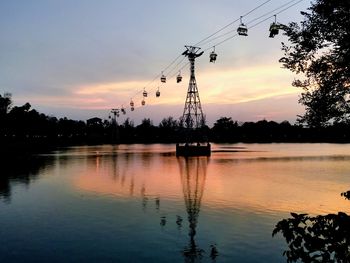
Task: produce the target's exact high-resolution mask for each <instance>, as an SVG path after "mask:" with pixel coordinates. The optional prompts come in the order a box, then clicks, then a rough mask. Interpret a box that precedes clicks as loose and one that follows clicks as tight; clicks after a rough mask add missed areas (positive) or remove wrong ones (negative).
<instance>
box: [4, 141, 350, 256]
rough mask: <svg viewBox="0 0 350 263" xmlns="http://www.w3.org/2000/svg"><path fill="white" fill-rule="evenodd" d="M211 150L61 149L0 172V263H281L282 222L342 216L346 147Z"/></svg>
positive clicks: (348, 174)
mask: <svg viewBox="0 0 350 263" xmlns="http://www.w3.org/2000/svg"><path fill="white" fill-rule="evenodd" d="M212 149H213V153H212V156H211V157H210V158H207V157H193V158H188V159H185V158H177V157H176V156H175V146H174V145H158V144H156V145H119V146H111V145H104V146H83V147H70V148H66V149H61V150H59V151H55V152H53V153H50V154H42V155H39V156H37V158H36V159H35V160H33V161H31V163H30V165H28V164H23V163H18V164H16V165H14V166H12V167H11V168H10V169H5V172H2V173H1V176H0V223H1V224H0V240H1V241H0V242H1V244H0V262H46V261H50V262H285V259H284V258H283V257H282V252H283V250H284V249H285V248H286V244H285V241H284V239H283V238H282V237H281V236H277V237H274V238H272V237H271V233H272V230H273V228H274V226H275V224H276V223H277V222H278V221H279V220H281V219H283V218H286V217H289V213H290V212H297V213H309V214H313V215H318V214H327V213H333V212H338V211H344V212H347V213H349V212H350V203H349V201H346V200H344V199H343V198H341V196H340V193H341V192H344V191H347V190H350V162H349V161H350V145H346V144H220V145H219V144H217V145H213V147H212ZM4 173H5V174H4Z"/></svg>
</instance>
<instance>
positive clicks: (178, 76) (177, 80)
mask: <svg viewBox="0 0 350 263" xmlns="http://www.w3.org/2000/svg"><path fill="white" fill-rule="evenodd" d="M181 81H182V76H181V71H179V74H178V75H177V76H176V83H180V82H181Z"/></svg>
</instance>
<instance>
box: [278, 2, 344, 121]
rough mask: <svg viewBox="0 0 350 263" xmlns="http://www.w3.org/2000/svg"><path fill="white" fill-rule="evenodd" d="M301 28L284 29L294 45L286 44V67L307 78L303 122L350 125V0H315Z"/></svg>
mask: <svg viewBox="0 0 350 263" xmlns="http://www.w3.org/2000/svg"><path fill="white" fill-rule="evenodd" d="M301 14H302V15H303V16H304V21H303V22H301V25H299V24H297V23H295V22H293V23H290V24H289V25H288V26H285V27H283V29H284V30H285V35H287V36H288V37H289V41H290V44H289V45H287V44H284V43H282V50H283V51H284V53H285V55H284V57H283V58H281V59H280V62H282V63H283V65H284V67H285V68H287V69H290V70H291V71H292V72H295V73H297V74H298V73H301V74H303V75H304V77H305V78H303V79H297V80H295V81H294V82H293V85H294V86H296V87H301V88H303V92H302V94H301V97H300V100H299V102H300V103H301V104H303V105H304V106H305V109H306V112H305V114H304V115H303V116H299V121H300V122H301V123H306V124H308V125H309V126H311V127H317V126H327V125H329V124H331V123H340V122H349V119H348V118H349V115H350V105H349V97H350V1H348V0H332V1H330V0H315V1H314V2H313V3H312V5H311V7H310V8H309V9H308V12H301Z"/></svg>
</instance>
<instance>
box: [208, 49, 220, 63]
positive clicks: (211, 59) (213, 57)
mask: <svg viewBox="0 0 350 263" xmlns="http://www.w3.org/2000/svg"><path fill="white" fill-rule="evenodd" d="M217 56H218V55H217V54H216V53H215V52H214V51H212V52H210V54H209V59H210V60H209V61H210V62H212V63H215V61H216V57H217Z"/></svg>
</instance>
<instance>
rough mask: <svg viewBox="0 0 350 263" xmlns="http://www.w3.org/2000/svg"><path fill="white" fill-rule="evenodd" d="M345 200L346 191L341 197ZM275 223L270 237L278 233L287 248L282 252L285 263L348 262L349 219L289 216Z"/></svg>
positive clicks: (347, 193)
mask: <svg viewBox="0 0 350 263" xmlns="http://www.w3.org/2000/svg"><path fill="white" fill-rule="evenodd" d="M341 195H342V196H344V197H345V198H346V199H349V196H350V191H347V192H344V193H342V194H341ZM291 215H292V217H291V218H287V219H283V220H281V221H279V222H278V223H277V225H276V227H275V229H274V230H273V232H272V236H275V235H276V234H277V233H279V232H280V233H281V234H282V235H283V237H284V238H285V239H286V242H287V244H288V249H287V250H285V251H284V252H283V255H284V256H286V258H287V262H297V261H302V262H349V261H350V216H349V215H347V214H346V213H343V212H338V214H328V215H318V216H314V217H313V216H309V215H307V214H296V213H291Z"/></svg>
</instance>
